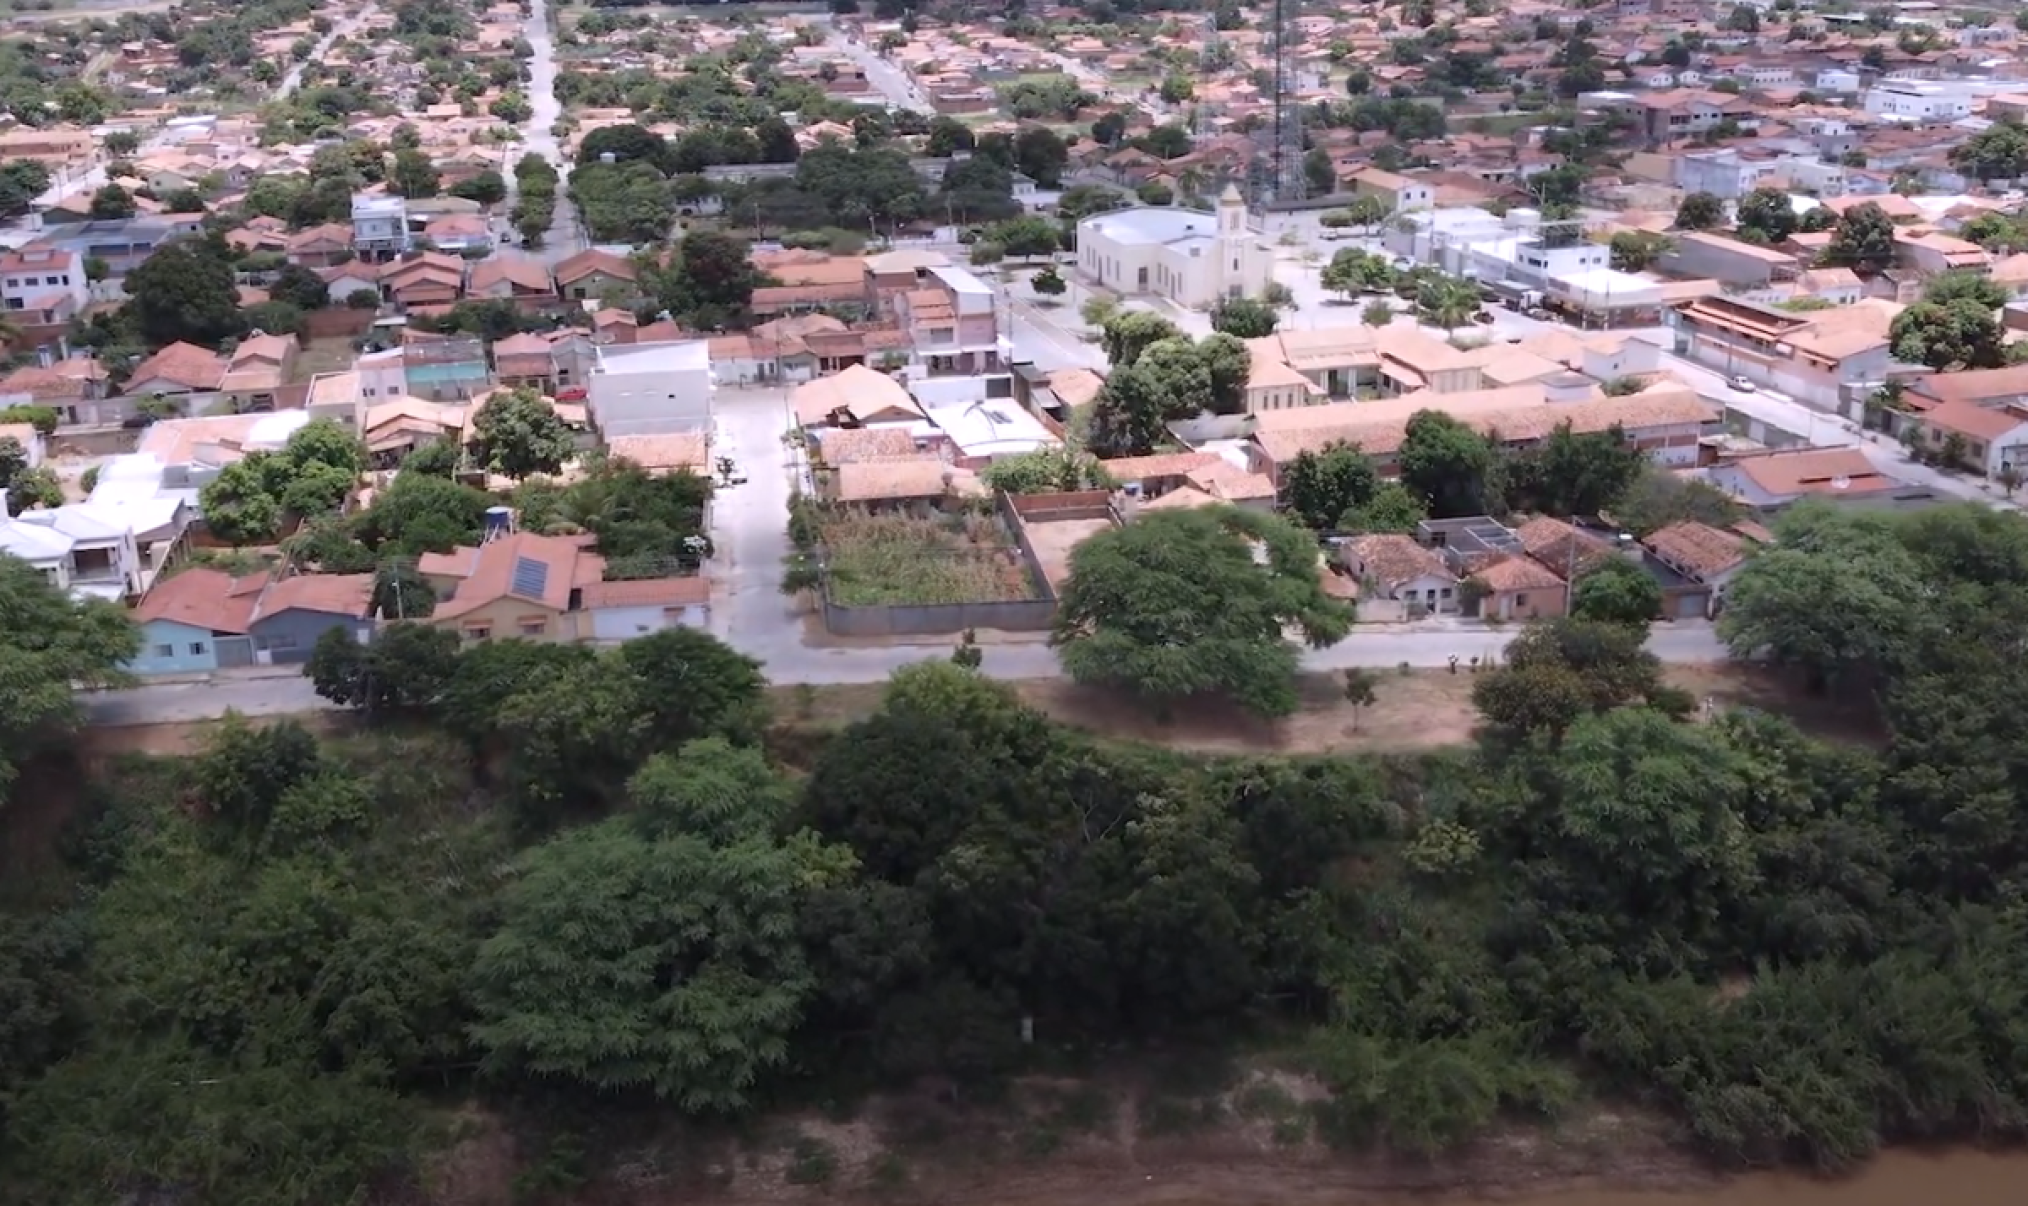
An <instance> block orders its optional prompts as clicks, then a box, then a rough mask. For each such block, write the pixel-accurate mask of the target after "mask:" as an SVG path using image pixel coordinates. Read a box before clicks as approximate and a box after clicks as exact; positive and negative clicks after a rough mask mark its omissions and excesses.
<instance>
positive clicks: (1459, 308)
mask: <svg viewBox="0 0 2028 1206" xmlns="http://www.w3.org/2000/svg"><path fill="white" fill-rule="evenodd" d="M1415 309H1416V315H1417V317H1419V318H1421V319H1422V320H1423V321H1424V322H1427V323H1429V324H1430V325H1431V326H1437V327H1442V328H1443V329H1444V330H1445V331H1455V330H1457V329H1458V328H1459V327H1461V326H1464V325H1465V324H1466V323H1468V322H1470V321H1471V320H1472V315H1473V314H1475V313H1477V312H1478V309H1479V291H1478V289H1477V288H1476V287H1475V286H1473V284H1472V283H1471V282H1470V281H1465V280H1459V279H1457V278H1455V277H1448V276H1432V277H1429V278H1427V279H1425V280H1424V281H1423V282H1422V284H1421V285H1420V286H1419V287H1418V288H1417V289H1416V292H1415Z"/></svg>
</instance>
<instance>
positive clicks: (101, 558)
mask: <svg viewBox="0 0 2028 1206" xmlns="http://www.w3.org/2000/svg"><path fill="white" fill-rule="evenodd" d="M6 493H7V492H6V491H5V490H0V501H4V499H5V498H6ZM0 514H4V508H0ZM0 552H6V553H9V554H12V555H13V556H16V557H19V558H20V559H21V560H23V561H26V562H28V563H29V564H30V565H31V566H33V567H35V568H36V569H38V570H40V571H41V572H42V575H43V577H44V578H45V579H46V580H48V582H49V584H50V585H52V586H54V587H56V588H57V589H59V590H63V591H68V592H69V593H70V594H72V595H75V596H76V597H78V598H81V599H83V598H90V599H104V600H107V601H110V602H121V601H123V600H125V599H127V598H129V597H130V596H132V595H135V594H138V593H139V591H140V587H141V584H142V579H143V575H142V568H143V567H142V562H141V554H140V551H139V549H138V547H137V546H136V544H135V540H134V533H133V531H132V530H131V529H130V528H129V527H128V526H127V525H126V524H123V523H121V522H119V516H117V515H115V514H110V513H109V508H107V507H105V506H103V505H100V506H94V505H93V504H91V503H71V504H68V505H65V506H61V507H55V508H50V509H46V510H31V511H23V512H22V513H21V514H20V515H18V516H15V517H14V518H12V519H0Z"/></svg>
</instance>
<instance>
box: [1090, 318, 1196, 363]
mask: <svg viewBox="0 0 2028 1206" xmlns="http://www.w3.org/2000/svg"><path fill="white" fill-rule="evenodd" d="M1181 334H1182V332H1181V331H1179V330H1177V329H1176V324H1175V323H1173V322H1170V321H1169V320H1168V319H1166V318H1164V317H1162V316H1161V315H1160V314H1156V313H1154V312H1153V311H1150V310H1127V311H1122V312H1121V313H1118V314H1115V315H1113V316H1112V317H1110V318H1108V319H1106V320H1105V322H1104V324H1103V325H1102V326H1101V328H1100V332H1099V335H1100V343H1101V344H1102V346H1104V348H1105V350H1106V360H1107V362H1108V363H1110V364H1111V365H1112V366H1113V367H1114V368H1116V369H1120V368H1129V367H1131V366H1132V365H1133V363H1134V362H1135V361H1136V360H1139V359H1140V358H1141V353H1142V352H1143V351H1145V350H1146V349H1147V348H1148V347H1149V345H1151V344H1155V343H1159V342H1161V341H1162V340H1165V339H1174V338H1176V337H1177V336H1179V335H1181Z"/></svg>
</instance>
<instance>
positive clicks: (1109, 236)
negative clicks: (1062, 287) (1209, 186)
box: [1077, 187, 1274, 310]
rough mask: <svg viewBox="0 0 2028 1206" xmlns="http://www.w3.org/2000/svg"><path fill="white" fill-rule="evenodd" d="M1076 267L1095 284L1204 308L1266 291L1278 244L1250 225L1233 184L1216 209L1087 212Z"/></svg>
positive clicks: (1080, 231) (1080, 228)
mask: <svg viewBox="0 0 2028 1206" xmlns="http://www.w3.org/2000/svg"><path fill="white" fill-rule="evenodd" d="M1077 267H1078V274H1079V275H1080V276H1081V277H1083V278H1084V279H1086V280H1088V281H1090V282H1091V283H1093V284H1095V285H1099V286H1102V287H1104V288H1108V289H1114V290H1118V291H1119V292H1121V293H1125V294H1128V295H1133V294H1147V295H1152V296H1155V297H1161V298H1166V299H1167V300H1169V301H1172V302H1175V303H1176V304H1177V305H1179V306H1187V307H1189V308H1191V309H1193V310H1206V309H1209V308H1211V306H1212V304H1213V303H1215V302H1217V301H1218V300H1219V299H1221V298H1228V297H1258V296H1260V295H1261V294H1262V293H1265V292H1266V291H1267V287H1268V285H1269V283H1270V282H1271V281H1272V280H1273V279H1274V248H1273V247H1272V246H1270V245H1269V243H1268V241H1267V240H1266V239H1265V238H1263V237H1262V236H1261V235H1260V234H1259V233H1257V232H1255V231H1254V230H1252V229H1251V228H1250V227H1249V226H1248V225H1247V215H1246V202H1245V201H1243V200H1241V199H1240V196H1239V190H1238V189H1236V188H1232V187H1228V188H1227V189H1226V190H1225V195H1224V196H1223V197H1220V198H1219V199H1218V212H1217V213H1216V214H1204V213H1198V212H1196V211H1194V210H1188V209H1154V208H1147V207H1142V208H1136V209H1122V210H1114V211H1113V212H1111V213H1104V214H1096V215H1094V216H1092V217H1089V218H1086V219H1085V220H1084V221H1082V222H1079V223H1078V224H1077Z"/></svg>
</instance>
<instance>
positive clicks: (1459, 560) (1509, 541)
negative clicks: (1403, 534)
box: [1415, 515, 1570, 621]
mask: <svg viewBox="0 0 2028 1206" xmlns="http://www.w3.org/2000/svg"><path fill="white" fill-rule="evenodd" d="M1415 540H1416V543H1417V544H1420V545H1422V546H1423V547H1424V548H1427V549H1430V550H1433V551H1434V552H1435V553H1436V554H1437V555H1438V556H1439V557H1441V558H1442V560H1443V564H1444V566H1445V568H1446V569H1448V570H1449V571H1450V573H1452V574H1453V575H1455V576H1456V577H1457V578H1458V581H1459V585H1458V599H1459V610H1461V611H1462V612H1464V614H1466V615H1470V616H1482V617H1485V618H1488V619H1494V620H1502V621H1506V620H1533V619H1548V618H1553V617H1556V616H1560V615H1563V614H1565V612H1566V611H1568V610H1569V605H1570V587H1569V586H1568V584H1567V583H1566V582H1565V580H1564V579H1563V578H1562V577H1561V576H1560V575H1558V574H1557V573H1555V572H1554V571H1552V570H1550V569H1549V568H1548V567H1547V566H1545V565H1543V564H1542V563H1541V562H1539V561H1537V560H1536V559H1535V558H1533V557H1531V556H1529V555H1528V551H1527V548H1526V547H1525V546H1524V545H1523V543H1522V541H1521V538H1520V536H1519V535H1518V534H1516V533H1515V532H1514V531H1513V530H1512V529H1510V528H1508V527H1507V526H1506V525H1505V524H1502V523H1501V522H1500V521H1498V520H1496V519H1490V518H1487V517H1486V516H1483V515H1480V516H1472V517H1469V518H1460V519H1426V520H1424V521H1422V522H1421V523H1420V524H1417V525H1416V531H1415Z"/></svg>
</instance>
